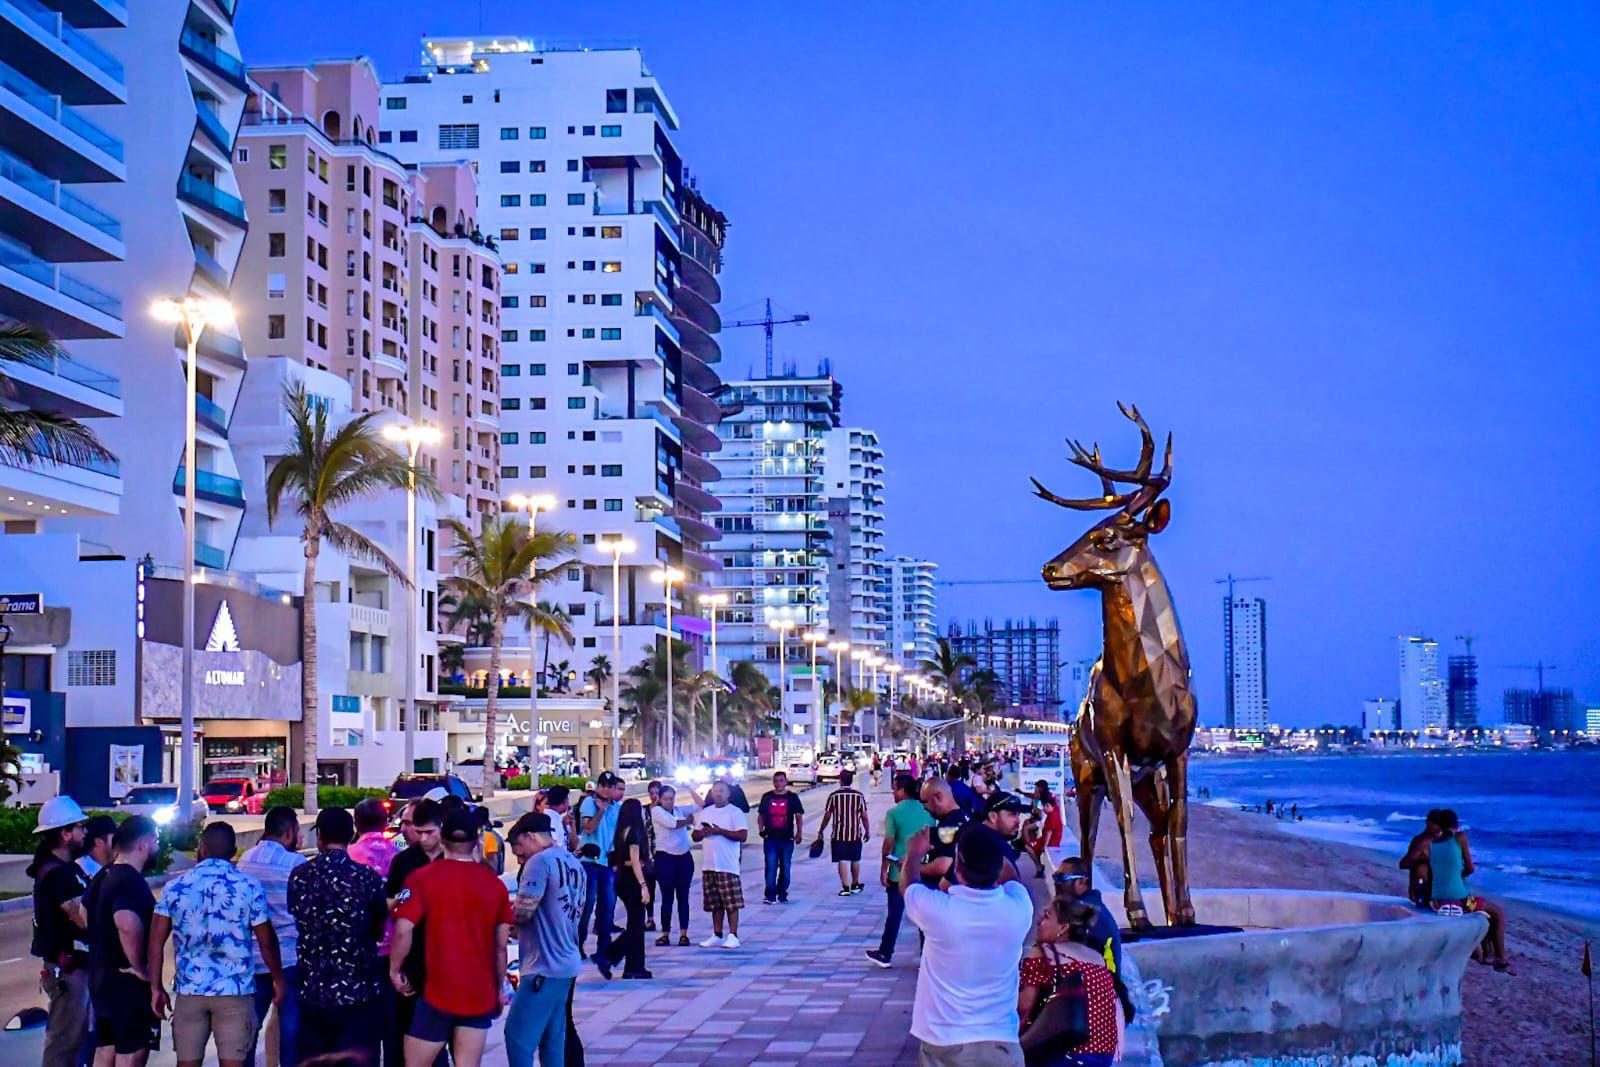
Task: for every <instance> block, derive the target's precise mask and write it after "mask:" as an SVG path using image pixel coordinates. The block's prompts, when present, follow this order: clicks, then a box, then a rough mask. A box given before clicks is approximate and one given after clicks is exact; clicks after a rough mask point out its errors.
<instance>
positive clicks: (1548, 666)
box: [1494, 660, 1561, 696]
mask: <svg viewBox="0 0 1600 1067" xmlns="http://www.w3.org/2000/svg"><path fill="white" fill-rule="evenodd" d="M1494 669H1495V670H1497V671H1535V672H1537V673H1538V675H1539V695H1540V696H1543V695H1544V672H1545V671H1559V670H1560V669H1561V668H1560V667H1557V666H1556V665H1555V664H1554V663H1546V662H1545V661H1544V660H1540V661H1539V662H1538V663H1496V664H1495V665H1494Z"/></svg>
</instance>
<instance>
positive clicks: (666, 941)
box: [656, 932, 672, 945]
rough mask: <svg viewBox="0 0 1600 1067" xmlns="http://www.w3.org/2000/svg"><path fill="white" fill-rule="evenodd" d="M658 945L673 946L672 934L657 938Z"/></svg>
mask: <svg viewBox="0 0 1600 1067" xmlns="http://www.w3.org/2000/svg"><path fill="white" fill-rule="evenodd" d="M656 944H658V945H670V944H672V934H671V933H670V932H668V933H665V934H662V935H661V936H660V937H658V938H656Z"/></svg>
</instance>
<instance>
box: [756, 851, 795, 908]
mask: <svg viewBox="0 0 1600 1067" xmlns="http://www.w3.org/2000/svg"><path fill="white" fill-rule="evenodd" d="M761 851H762V854H763V855H764V856H765V857H766V861H767V899H768V900H788V899H789V867H790V865H791V864H792V863H793V862H794V842H793V841H779V840H777V839H775V838H771V837H767V838H763V839H762V841H761Z"/></svg>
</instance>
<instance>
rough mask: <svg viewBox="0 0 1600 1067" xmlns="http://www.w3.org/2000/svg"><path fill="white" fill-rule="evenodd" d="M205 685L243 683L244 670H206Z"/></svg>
mask: <svg viewBox="0 0 1600 1067" xmlns="http://www.w3.org/2000/svg"><path fill="white" fill-rule="evenodd" d="M206 684H207V685H243V684H244V671H217V670H211V671H206Z"/></svg>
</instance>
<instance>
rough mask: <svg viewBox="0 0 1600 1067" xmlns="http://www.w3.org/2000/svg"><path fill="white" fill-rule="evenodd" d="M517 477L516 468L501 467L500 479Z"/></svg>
mask: <svg viewBox="0 0 1600 1067" xmlns="http://www.w3.org/2000/svg"><path fill="white" fill-rule="evenodd" d="M516 476H517V468H515V467H501V468H500V477H502V478H515V477H516Z"/></svg>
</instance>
